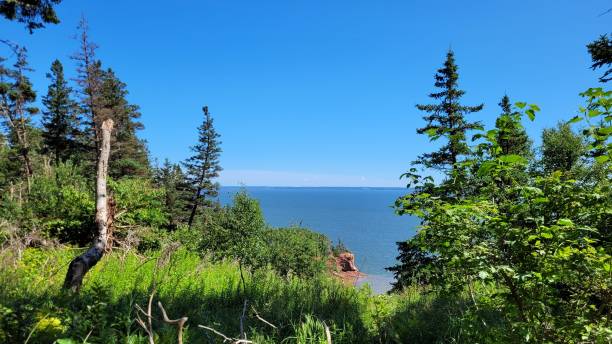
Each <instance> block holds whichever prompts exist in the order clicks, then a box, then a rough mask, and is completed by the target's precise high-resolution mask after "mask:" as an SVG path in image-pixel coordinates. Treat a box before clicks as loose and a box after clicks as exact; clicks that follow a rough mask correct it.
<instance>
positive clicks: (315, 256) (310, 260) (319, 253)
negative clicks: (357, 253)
mask: <svg viewBox="0 0 612 344" xmlns="http://www.w3.org/2000/svg"><path fill="white" fill-rule="evenodd" d="M263 237H264V241H265V243H266V245H267V246H268V254H269V256H268V260H269V264H270V266H271V267H272V268H274V269H275V270H276V271H277V272H278V273H280V274H281V275H283V276H287V275H296V276H301V277H312V276H315V275H317V274H319V273H321V272H322V271H324V270H325V261H326V259H327V258H328V256H329V254H330V243H329V239H327V237H326V236H325V235H323V234H319V233H316V232H313V231H311V230H308V229H305V228H298V227H294V228H278V229H268V230H266V231H264V233H263Z"/></svg>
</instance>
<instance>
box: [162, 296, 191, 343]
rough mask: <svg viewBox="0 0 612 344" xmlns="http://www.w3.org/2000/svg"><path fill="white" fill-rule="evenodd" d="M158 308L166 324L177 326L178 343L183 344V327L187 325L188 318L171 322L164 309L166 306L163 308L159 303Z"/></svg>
mask: <svg viewBox="0 0 612 344" xmlns="http://www.w3.org/2000/svg"><path fill="white" fill-rule="evenodd" d="M157 307H159V309H160V310H161V312H162V317H163V318H164V322H165V323H167V324H171V325H176V327H178V342H177V343H178V344H183V325H185V323H186V322H187V319H188V318H187V317H182V318H180V319H176V320H171V319H169V318H168V315H167V314H166V310H165V309H164V306H162V303H161V302H160V301H157Z"/></svg>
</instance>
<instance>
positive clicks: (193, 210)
mask: <svg viewBox="0 0 612 344" xmlns="http://www.w3.org/2000/svg"><path fill="white" fill-rule="evenodd" d="M200 192H202V188H201V187H198V189H197V190H196V193H195V195H194V197H193V205H192V206H191V213H190V214H189V221H187V227H189V228H191V225H192V224H193V219H194V218H195V215H196V211H197V210H198V205H199V203H200V202H199V197H200Z"/></svg>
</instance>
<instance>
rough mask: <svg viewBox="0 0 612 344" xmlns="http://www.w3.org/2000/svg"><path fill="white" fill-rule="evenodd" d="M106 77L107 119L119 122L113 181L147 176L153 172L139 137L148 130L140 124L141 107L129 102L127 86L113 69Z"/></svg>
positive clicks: (114, 144)
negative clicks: (110, 118) (139, 133)
mask: <svg viewBox="0 0 612 344" xmlns="http://www.w3.org/2000/svg"><path fill="white" fill-rule="evenodd" d="M103 78H104V79H103V83H102V89H101V96H100V98H101V102H102V103H103V106H104V111H105V112H107V116H110V117H112V118H113V120H114V121H115V131H114V135H113V141H112V142H111V147H112V148H111V157H110V163H109V174H110V175H111V176H112V177H113V178H121V177H125V176H131V177H134V176H147V175H149V172H150V171H149V157H148V152H147V148H146V144H145V142H144V141H143V140H141V139H139V138H138V136H137V135H136V131H137V130H142V129H143V128H144V125H143V124H142V123H141V122H139V121H138V118H140V116H141V114H140V112H139V107H138V106H137V105H133V104H130V103H129V102H128V101H127V99H126V97H127V95H128V91H127V89H126V84H125V83H123V82H122V81H121V80H119V78H117V76H116V75H115V73H114V72H113V70H112V69H108V70H106V71H105V72H104V76H103Z"/></svg>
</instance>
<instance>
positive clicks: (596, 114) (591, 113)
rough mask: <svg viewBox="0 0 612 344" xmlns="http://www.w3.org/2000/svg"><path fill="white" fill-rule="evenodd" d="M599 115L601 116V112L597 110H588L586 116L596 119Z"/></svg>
mask: <svg viewBox="0 0 612 344" xmlns="http://www.w3.org/2000/svg"><path fill="white" fill-rule="evenodd" d="M599 115H601V111H599V110H597V109H593V110H589V112H587V116H589V117H590V118H593V117H597V116H599Z"/></svg>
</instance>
